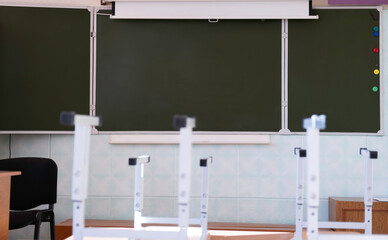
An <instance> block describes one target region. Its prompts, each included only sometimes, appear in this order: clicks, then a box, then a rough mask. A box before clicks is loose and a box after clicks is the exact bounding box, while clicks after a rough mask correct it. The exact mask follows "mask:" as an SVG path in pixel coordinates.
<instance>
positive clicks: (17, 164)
mask: <svg viewBox="0 0 388 240" xmlns="http://www.w3.org/2000/svg"><path fill="white" fill-rule="evenodd" d="M0 170H6V171H21V172H22V175H20V176H14V177H12V180H11V202H10V209H11V210H27V209H31V208H35V207H37V206H40V205H42V204H54V203H56V202H57V176H58V168H57V164H56V163H55V162H54V161H53V160H52V159H49V158H34V157H23V158H9V159H4V160H0Z"/></svg>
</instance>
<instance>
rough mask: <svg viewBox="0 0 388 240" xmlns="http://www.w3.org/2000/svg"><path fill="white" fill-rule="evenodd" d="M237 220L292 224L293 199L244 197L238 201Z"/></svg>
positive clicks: (293, 218) (293, 213) (293, 220)
mask: <svg viewBox="0 0 388 240" xmlns="http://www.w3.org/2000/svg"><path fill="white" fill-rule="evenodd" d="M238 214H239V222H244V223H268V224H294V223H295V200H294V199H260V198H252V199H244V198H241V199H239V201H238Z"/></svg>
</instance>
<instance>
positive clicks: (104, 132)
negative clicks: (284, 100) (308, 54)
mask: <svg viewBox="0 0 388 240" xmlns="http://www.w3.org/2000/svg"><path fill="white" fill-rule="evenodd" d="M316 9H377V10H379V11H380V12H381V11H382V7H320V8H316ZM380 27H381V28H382V27H383V20H382V14H380ZM382 46H383V43H382V36H380V47H382ZM382 58H383V56H382V54H380V63H381V66H380V72H381V74H380V84H379V85H380V86H379V88H380V90H381V91H380V94H379V95H380V130H379V131H378V132H377V133H356V132H324V133H322V134H324V135H367V136H369V135H372V136H373V135H383V134H384V128H383V123H384V120H383V115H384V112H383V94H382V90H383V89H382V87H383V86H382V85H383V83H382V75H383V74H382V72H383V65H382V63H383V61H382ZM91 85H93V82H92V81H91ZM282 87H284V86H283V84H282ZM91 93H94V94H95V92H94V91H93V89H91ZM94 104H95V101H94V102H93V101H92V100H91V105H94ZM97 107H98V106H97ZM282 109H283V110H284V109H285V110H286V108H285V107H283V106H282ZM285 112H286V113H287V110H286V111H285ZM287 117H288V116H285V118H286V119H287ZM282 119H283V118H282ZM284 126H287V123H286V124H285V123H282V129H281V130H284V132H282V131H281V132H232V133H233V134H236V135H252V134H280V135H281V134H293V135H298V134H304V132H287V130H288V129H287V127H285V128H284ZM72 132H73V131H55V130H54V131H39V130H36V131H35V130H34V131H18V130H15V131H13V130H12V131H0V134H69V133H72ZM97 133H98V134H110V133H118V134H122V133H126V134H128V133H142V134H165V133H167V134H169V133H171V132H158V131H152V132H147V131H130V132H128V131H113V132H110V131H99V132H98V131H96V130H95V131H94V134H97ZM172 133H175V132H172ZM212 133H216V134H228V133H231V132H227V131H225V132H221V133H220V132H199V134H212Z"/></svg>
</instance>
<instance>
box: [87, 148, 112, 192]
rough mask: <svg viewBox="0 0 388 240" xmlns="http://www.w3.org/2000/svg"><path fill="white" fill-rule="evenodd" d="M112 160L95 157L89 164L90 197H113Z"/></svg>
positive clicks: (91, 158) (92, 157)
mask: <svg viewBox="0 0 388 240" xmlns="http://www.w3.org/2000/svg"><path fill="white" fill-rule="evenodd" d="M111 173H112V167H111V160H110V158H109V157H105V156H97V155H93V156H91V157H90V162H89V178H88V183H89V184H88V186H89V190H88V194H89V195H90V196H110V195H111V187H112V182H111Z"/></svg>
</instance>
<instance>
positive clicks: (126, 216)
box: [110, 198, 134, 220]
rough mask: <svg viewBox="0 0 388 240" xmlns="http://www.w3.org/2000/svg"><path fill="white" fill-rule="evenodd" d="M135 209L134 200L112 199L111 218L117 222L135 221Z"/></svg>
mask: <svg viewBox="0 0 388 240" xmlns="http://www.w3.org/2000/svg"><path fill="white" fill-rule="evenodd" d="M133 209H134V206H133V198H112V200H111V217H110V218H111V219H115V220H133V219H134V210H133Z"/></svg>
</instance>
